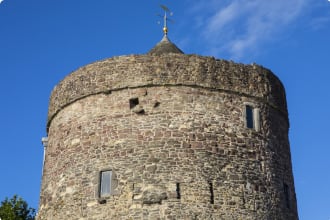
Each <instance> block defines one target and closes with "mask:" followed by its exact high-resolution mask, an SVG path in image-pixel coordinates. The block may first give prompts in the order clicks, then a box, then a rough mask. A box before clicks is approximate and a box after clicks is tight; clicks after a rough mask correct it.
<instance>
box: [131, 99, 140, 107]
mask: <svg viewBox="0 0 330 220" xmlns="http://www.w3.org/2000/svg"><path fill="white" fill-rule="evenodd" d="M138 104H139V98H131V99H130V100H129V108H130V109H132V108H134V107H135V106H137V105H138Z"/></svg>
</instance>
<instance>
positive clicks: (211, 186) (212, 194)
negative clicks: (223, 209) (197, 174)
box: [209, 182, 214, 204]
mask: <svg viewBox="0 0 330 220" xmlns="http://www.w3.org/2000/svg"><path fill="white" fill-rule="evenodd" d="M209 188H210V203H211V204H214V190H213V183H211V182H209Z"/></svg>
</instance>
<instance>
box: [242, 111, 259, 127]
mask: <svg viewBox="0 0 330 220" xmlns="http://www.w3.org/2000/svg"><path fill="white" fill-rule="evenodd" d="M244 113H245V114H244V116H245V117H244V118H245V126H246V127H247V128H251V129H254V130H256V131H259V130H260V127H259V125H260V122H259V109H258V108H255V107H253V106H252V105H245V112H244Z"/></svg>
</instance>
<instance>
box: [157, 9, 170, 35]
mask: <svg viewBox="0 0 330 220" xmlns="http://www.w3.org/2000/svg"><path fill="white" fill-rule="evenodd" d="M160 7H161V8H162V9H163V10H164V16H161V15H158V16H160V17H163V18H164V27H163V32H164V34H165V35H166V36H167V33H168V28H167V21H172V22H173V20H171V19H169V18H168V17H167V14H169V15H170V16H172V15H173V12H171V11H170V9H168V7H166V6H165V5H160Z"/></svg>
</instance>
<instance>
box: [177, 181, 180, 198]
mask: <svg viewBox="0 0 330 220" xmlns="http://www.w3.org/2000/svg"><path fill="white" fill-rule="evenodd" d="M176 198H177V199H181V192H180V183H176Z"/></svg>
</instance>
